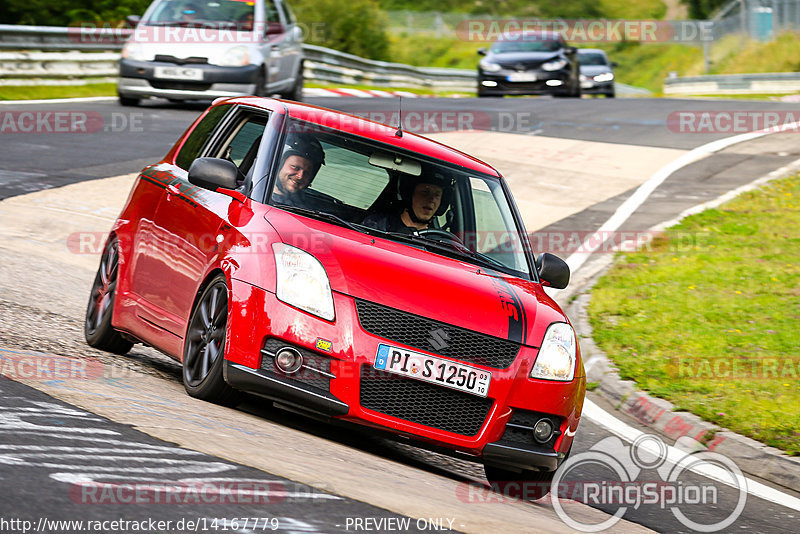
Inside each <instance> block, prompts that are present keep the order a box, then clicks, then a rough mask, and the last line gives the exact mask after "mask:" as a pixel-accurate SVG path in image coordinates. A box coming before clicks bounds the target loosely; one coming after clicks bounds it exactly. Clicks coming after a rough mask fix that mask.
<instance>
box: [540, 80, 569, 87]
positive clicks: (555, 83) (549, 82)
mask: <svg viewBox="0 0 800 534" xmlns="http://www.w3.org/2000/svg"><path fill="white" fill-rule="evenodd" d="M544 83H546V84H547V85H548V86H550V87H558V86H559V85H564V82H562V81H561V80H547V81H546V82H544Z"/></svg>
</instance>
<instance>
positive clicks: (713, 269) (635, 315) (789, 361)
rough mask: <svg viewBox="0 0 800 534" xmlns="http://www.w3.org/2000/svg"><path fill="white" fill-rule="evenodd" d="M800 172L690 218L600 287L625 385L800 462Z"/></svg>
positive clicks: (601, 314)
mask: <svg viewBox="0 0 800 534" xmlns="http://www.w3.org/2000/svg"><path fill="white" fill-rule="evenodd" d="M797 228H800V175H798V176H794V177H792V178H788V179H784V180H780V181H776V182H772V183H771V184H769V185H768V186H766V187H765V188H763V189H761V190H758V191H752V192H749V193H745V194H743V195H741V196H740V197H738V198H737V199H735V200H733V201H731V202H730V203H727V204H725V205H723V206H721V207H720V208H717V209H711V210H707V211H705V212H703V213H700V214H697V215H694V216H691V217H688V218H686V219H685V220H684V221H683V222H681V223H680V224H679V225H677V226H675V227H673V228H671V229H669V230H668V231H667V232H665V234H664V235H663V236H661V237H659V238H657V239H655V240H654V241H653V242H652V243H651V244H650V246H648V247H646V248H645V249H643V250H641V251H639V252H636V253H627V254H623V255H621V256H620V257H619V258H618V261H617V263H616V264H615V265H614V267H613V268H612V269H611V270H610V271H609V272H608V273H607V274H606V275H604V276H603V277H602V278H601V279H600V281H599V282H598V284H597V285H596V286H595V288H594V289H593V291H592V300H591V303H590V305H589V316H590V320H591V324H592V328H593V329H594V339H595V341H596V342H597V344H598V345H599V346H600V347H601V348H602V349H603V350H604V351H605V352H606V353H607V354H608V355H609V357H610V358H611V359H612V360H613V361H614V362H615V363H616V365H617V366H618V367H619V369H620V375H621V376H622V378H624V379H630V380H635V381H636V383H637V385H638V387H639V388H641V389H644V390H646V391H649V392H650V393H652V394H653V395H656V396H658V397H662V398H665V399H667V400H669V401H671V402H672V403H674V404H675V405H676V407H677V408H678V409H680V410H688V411H690V412H692V413H695V414H697V415H699V416H701V417H702V418H704V419H706V420H707V421H711V422H713V423H716V424H718V425H721V426H724V427H727V428H730V429H731V430H733V431H735V432H739V433H741V434H744V435H746V436H749V437H752V438H754V439H757V440H759V441H762V442H764V443H767V444H769V445H772V446H774V447H777V448H780V449H783V450H785V451H786V452H787V453H789V454H791V455H795V456H797V455H800V410H798V409H797V407H798V406H800V388H798V385H800V382H799V381H798V377H799V376H800V351H798V347H799V346H800V332H799V331H798V328H797V325H798V324H800V234H798V232H797Z"/></svg>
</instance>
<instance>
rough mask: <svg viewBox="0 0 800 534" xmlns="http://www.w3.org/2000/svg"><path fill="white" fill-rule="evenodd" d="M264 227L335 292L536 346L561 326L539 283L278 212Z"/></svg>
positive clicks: (561, 317) (557, 310)
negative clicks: (314, 262)
mask: <svg viewBox="0 0 800 534" xmlns="http://www.w3.org/2000/svg"><path fill="white" fill-rule="evenodd" d="M269 221H270V223H271V224H272V225H273V226H274V227H275V228H277V229H279V230H278V234H279V235H280V236H281V239H282V240H283V241H284V242H285V243H287V244H290V245H293V246H296V247H298V248H301V249H303V250H305V251H306V252H309V253H311V254H313V255H314V256H315V257H316V258H317V259H318V260H319V261H320V262H321V263H322V265H323V266H324V267H325V271H326V272H327V274H328V277H329V279H330V283H331V288H332V289H333V290H334V291H337V292H339V293H343V294H345V295H349V296H351V297H354V298H357V299H363V300H368V301H372V302H377V303H379V304H382V305H384V306H389V307H391V308H395V309H398V310H402V311H405V312H408V313H413V314H416V315H421V316H425V317H428V318H431V319H435V320H439V321H442V322H445V323H449V324H452V325H456V326H460V327H462V328H466V329H469V330H474V331H478V332H482V333H484V334H488V335H491V336H495V337H499V338H503V339H509V340H511V341H514V342H518V343H522V344H526V345H529V346H534V347H538V346H539V345H540V343H541V341H542V339H541V338H542V336H543V334H544V330H545V329H546V328H547V326H548V325H549V324H550V323H552V322H555V321H565V320H566V319H565V316H564V314H563V313H562V311H561V310H560V308H559V307H558V305H557V304H556V303H555V302H554V301H553V300H552V299H551V298H550V297H549V296H548V295H547V294H546V293H545V292H544V290H543V289H542V286H541V285H540V284H537V283H534V282H531V281H526V280H522V279H519V278H516V277H512V276H509V275H505V274H501V273H498V272H496V271H491V270H488V269H485V268H483V267H479V266H477V265H473V264H469V263H466V262H463V261H459V260H457V259H452V258H448V257H444V256H440V255H438V254H434V253H431V252H427V251H424V250H419V249H416V248H414V247H411V246H408V245H405V244H402V243H397V242H393V241H389V240H386V239H382V238H379V237H372V236H370V235H367V234H362V233H360V232H357V231H355V230H350V229H347V228H342V227H339V226H335V225H332V224H329V223H326V222H322V221H317V220H315V219H310V218H307V217H303V216H299V215H295V214H291V213H287V212H284V211H282V210H278V209H273V210H271V211H270V213H269ZM537 338H538V339H537Z"/></svg>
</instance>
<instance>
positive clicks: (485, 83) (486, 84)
mask: <svg viewBox="0 0 800 534" xmlns="http://www.w3.org/2000/svg"><path fill="white" fill-rule="evenodd" d="M481 85H482V86H484V87H497V82H493V81H492V80H483V81H482V82H481Z"/></svg>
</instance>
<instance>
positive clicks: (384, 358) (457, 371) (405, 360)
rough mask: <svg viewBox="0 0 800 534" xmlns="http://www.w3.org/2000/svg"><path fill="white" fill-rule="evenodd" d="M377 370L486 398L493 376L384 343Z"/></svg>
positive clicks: (378, 354) (379, 348) (380, 346)
mask: <svg viewBox="0 0 800 534" xmlns="http://www.w3.org/2000/svg"><path fill="white" fill-rule="evenodd" d="M375 369H381V370H383V371H387V372H389V373H395V374H398V375H403V376H408V377H410V378H416V379H417V380H422V381H423V382H430V383H431V384H439V385H440V386H444V387H448V388H452V389H457V390H459V391H465V392H467V393H472V394H473V395H478V396H479V397H485V396H486V395H487V394H488V393H489V382H490V381H491V380H492V373H490V372H488V371H481V370H480V369H475V368H474V367H470V366H469V365H464V364H461V363H456V362H452V361H450V360H445V359H443V358H436V357H435V356H428V355H427V354H422V353H420V352H414V351H411V350H406V349H401V348H399V347H392V346H390V345H384V344H383V343H381V344H380V345H378V353H377V354H376V355H375Z"/></svg>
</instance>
